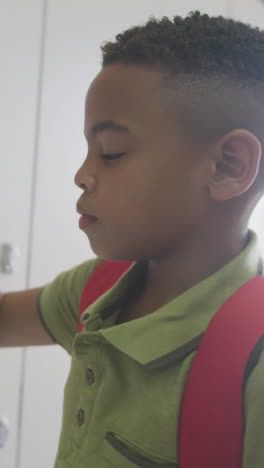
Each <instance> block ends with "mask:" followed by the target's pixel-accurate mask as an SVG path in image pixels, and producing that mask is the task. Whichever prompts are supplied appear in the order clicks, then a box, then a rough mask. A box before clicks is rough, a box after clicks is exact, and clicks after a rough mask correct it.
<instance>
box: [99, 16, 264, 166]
mask: <svg viewBox="0 0 264 468" xmlns="http://www.w3.org/2000/svg"><path fill="white" fill-rule="evenodd" d="M101 50H102V52H103V59H102V66H103V67H106V66H108V65H114V64H121V65H138V66H145V67H146V66H147V67H151V68H153V70H154V69H155V70H159V71H160V74H161V79H160V82H159V85H160V86H159V88H160V93H161V94H160V95H161V96H162V99H164V103H165V102H166V103H167V105H168V106H169V107H170V108H171V110H172V112H173V109H174V112H175V117H176V118H178V121H179V123H180V124H181V125H182V126H183V128H185V129H186V130H187V131H188V132H189V134H190V136H192V137H193V138H194V139H195V140H204V139H214V138H218V137H220V136H222V135H224V134H225V133H227V132H228V131H231V130H233V129H235V128H244V129H246V130H248V131H250V132H252V133H253V134H254V135H255V136H256V137H257V138H258V139H259V141H260V143H261V144H262V145H263V143H264V131H263V124H264V31H262V30H260V29H259V28H257V27H252V26H250V25H248V24H244V23H241V22H238V21H234V20H232V19H228V18H224V17H222V16H218V17H209V16H208V15H207V14H201V13H200V12H199V11H195V12H191V13H189V14H188V15H187V16H186V18H182V17H180V16H175V17H174V18H173V19H172V20H170V19H169V18H168V17H166V16H165V17H163V18H162V19H160V20H157V19H155V18H154V17H150V18H149V20H148V21H147V23H146V24H145V25H142V26H135V27H132V28H130V29H128V30H126V31H124V32H123V33H121V34H118V35H117V36H116V42H104V43H103V44H102V45H101ZM173 96H175V99H173ZM262 159H263V158H262Z"/></svg>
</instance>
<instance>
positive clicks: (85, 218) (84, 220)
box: [76, 204, 98, 229]
mask: <svg viewBox="0 0 264 468" xmlns="http://www.w3.org/2000/svg"><path fill="white" fill-rule="evenodd" d="M76 210H77V213H79V214H80V215H81V217H80V219H79V228H80V229H84V228H87V227H88V226H89V225H90V224H94V223H95V221H97V220H98V218H97V217H96V216H95V215H93V214H91V213H88V211H87V210H84V209H83V208H82V207H81V206H80V205H79V204H77V208H76Z"/></svg>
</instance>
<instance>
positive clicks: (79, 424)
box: [76, 409, 85, 426]
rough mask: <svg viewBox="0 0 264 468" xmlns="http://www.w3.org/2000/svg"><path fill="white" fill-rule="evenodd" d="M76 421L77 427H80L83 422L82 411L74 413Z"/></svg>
mask: <svg viewBox="0 0 264 468" xmlns="http://www.w3.org/2000/svg"><path fill="white" fill-rule="evenodd" d="M76 421H77V424H78V426H82V424H84V422H85V412H84V410H83V409H79V410H78V411H77V413H76Z"/></svg>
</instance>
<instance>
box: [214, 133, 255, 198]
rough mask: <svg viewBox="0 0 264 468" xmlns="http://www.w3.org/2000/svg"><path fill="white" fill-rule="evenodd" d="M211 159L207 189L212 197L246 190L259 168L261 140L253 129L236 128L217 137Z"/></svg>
mask: <svg viewBox="0 0 264 468" xmlns="http://www.w3.org/2000/svg"><path fill="white" fill-rule="evenodd" d="M214 155H215V156H214V159H213V161H212V170H211V177H210V182H209V191H210V195H211V198H212V199H214V200H228V199H231V198H234V197H237V196H239V195H241V194H242V193H244V192H246V191H247V190H248V189H249V187H250V186H251V185H252V184H253V182H254V180H255V178H256V176H257V174H258V170H259V164H260V158H261V144H260V142H259V140H258V139H257V137H255V135H253V133H251V132H249V131H247V130H243V129H236V130H232V131H231V132H229V133H227V134H226V135H225V136H224V137H223V138H222V139H221V140H219V141H218V143H217V145H216V147H215V153H214Z"/></svg>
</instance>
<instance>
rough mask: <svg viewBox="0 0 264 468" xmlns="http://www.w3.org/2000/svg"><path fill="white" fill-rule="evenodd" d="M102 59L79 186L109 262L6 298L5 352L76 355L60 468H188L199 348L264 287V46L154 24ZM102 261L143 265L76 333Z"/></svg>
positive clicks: (249, 439)
mask: <svg viewBox="0 0 264 468" xmlns="http://www.w3.org/2000/svg"><path fill="white" fill-rule="evenodd" d="M102 50H103V67H102V70H101V71H100V73H99V74H98V75H97V77H96V78H95V80H94V81H93V83H92V84H91V86H90V88H89V91H88V94H87V98H86V110H85V131H84V133H85V136H86V138H87V140H88V143H89V149H88V152H87V158H86V160H85V161H84V163H83V166H82V167H81V168H80V169H79V171H78V173H77V175H76V179H75V182H76V184H77V185H78V186H79V187H80V188H81V190H82V195H81V197H80V199H79V201H78V203H77V211H78V212H79V213H80V214H81V218H80V223H79V225H80V228H81V229H82V230H83V231H84V232H85V233H86V235H87V237H88V239H89V242H90V244H91V247H92V249H93V251H94V253H95V254H96V258H95V259H93V260H90V261H88V262H85V263H83V264H82V265H79V266H77V267H76V268H74V269H72V270H71V271H69V272H65V273H63V274H61V275H60V276H59V277H58V278H57V279H56V280H55V281H53V282H52V283H51V284H49V285H47V286H46V287H45V288H43V289H41V288H36V289H32V290H29V291H25V292H18V293H11V294H7V295H5V296H3V297H2V299H1V315H0V325H1V326H0V333H1V334H0V343H1V345H2V346H10V345H17V346H21V345H33V344H38V345H39V344H47V343H52V342H56V343H59V344H61V345H62V346H63V347H64V348H65V349H66V350H67V351H68V352H69V353H70V354H71V355H72V366H71V371H70V375H69V378H68V381H67V384H66V387H65V402H64V416H63V428H62V433H61V439H60V444H59V450H58V455H57V460H56V464H55V466H56V468H66V467H67V468H70V467H74V468H77V467H78V468H79V467H80V468H84V467H85V468H88V467H89V468H94V467H96V468H106V467H109V466H119V467H124V468H126V467H127V468H128V467H133V466H142V467H152V466H153V467H154V466H159V467H176V466H177V463H178V451H177V450H178V449H177V447H176V440H177V434H178V423H177V421H178V419H179V413H180V407H181V401H182V396H183V393H184V386H185V383H186V380H187V376H188V373H189V371H190V368H191V364H192V360H193V357H194V355H195V352H196V350H197V348H198V346H199V337H200V336H201V335H202V334H203V333H204V331H205V330H206V328H207V325H208V323H209V321H210V320H211V318H212V317H213V315H214V314H215V313H216V312H217V310H218V309H219V307H220V306H221V305H222V304H223V303H224V302H225V301H226V300H227V299H228V298H229V297H230V296H231V295H232V294H233V293H234V292H235V291H236V290H237V289H238V288H239V287H240V286H241V285H243V284H244V283H246V282H247V281H248V280H249V279H251V278H253V277H254V276H256V275H260V274H263V269H262V260H261V258H260V255H259V251H258V245H257V238H256V235H255V234H254V233H253V232H252V231H250V230H248V222H249V218H250V216H251V213H252V211H253V209H254V207H255V205H256V203H257V202H258V201H259V199H260V198H261V196H262V195H263V191H264V167H263V166H264V162H263V158H261V147H262V144H263V114H264V111H263V108H264V107H263V98H264V94H263V91H264V85H263V77H264V32H261V31H259V30H258V29H253V28H250V27H249V26H248V25H244V24H241V23H238V22H234V21H232V20H227V19H224V18H222V17H218V18H209V17H208V16H207V15H200V14H199V12H195V13H193V14H190V15H189V16H188V17H187V18H185V19H182V18H180V17H175V18H174V19H173V20H172V21H170V20H169V19H168V18H163V19H162V20H160V21H157V20H155V19H153V18H152V19H150V20H149V22H148V23H147V24H146V25H144V26H140V27H135V28H131V29H129V30H128V31H125V32H124V33H123V34H120V35H118V36H117V37H116V42H115V43H106V44H104V45H103V46H102ZM103 260H123V261H133V262H135V263H133V265H132V266H131V268H129V270H128V272H127V273H126V274H124V275H123V276H122V277H121V279H120V280H119V281H118V282H117V283H116V284H115V285H114V286H113V287H112V288H111V289H110V290H109V291H108V292H106V293H105V294H104V295H103V296H101V297H100V298H99V299H98V300H97V301H96V302H94V304H92V305H91V306H90V307H89V308H88V311H87V313H84V315H83V325H84V331H83V333H80V334H76V329H77V322H78V306H79V300H80V296H81V293H82V290H83V287H84V285H85V283H86V281H87V279H88V277H89V276H90V275H91V273H92V272H93V271H94V270H95V268H96V267H97V266H98V265H100V264H101V263H102V261H103ZM37 309H38V310H39V318H40V320H41V322H42V325H44V327H43V326H42V325H41V323H40V320H39V318H38V314H37ZM45 330H46V331H45ZM234 339H235V338H234ZM263 375H264V358H263V356H262V355H261V357H260V359H259V362H258V364H257V365H256V367H255V368H254V369H253V370H252V372H251V374H250V376H249V378H248V380H247V383H246V389H245V401H244V412H245V439H244V453H243V468H252V467H254V468H261V467H263V465H264V444H263V443H262V440H261V434H262V433H263V430H264V427H263V416H262V412H263V408H264V404H263V403H264V402H263V381H264V377H263ZM197 467H200V465H199V460H197ZM182 468H184V467H182Z"/></svg>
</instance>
